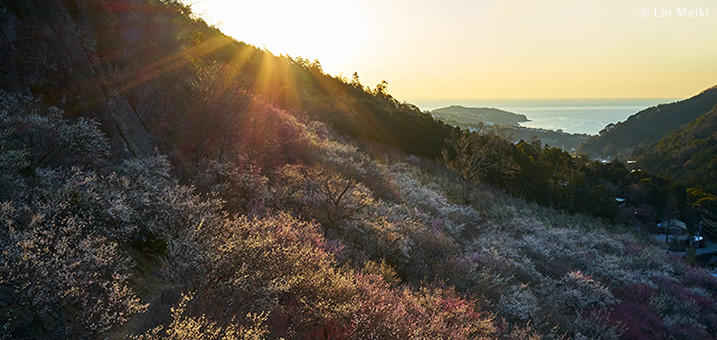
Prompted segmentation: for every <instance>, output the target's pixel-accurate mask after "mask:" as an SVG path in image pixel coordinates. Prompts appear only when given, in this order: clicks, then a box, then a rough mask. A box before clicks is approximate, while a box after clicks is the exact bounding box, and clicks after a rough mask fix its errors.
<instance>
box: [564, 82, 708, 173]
mask: <svg viewBox="0 0 717 340" xmlns="http://www.w3.org/2000/svg"><path fill="white" fill-rule="evenodd" d="M715 104H717V87H712V88H710V89H707V90H705V91H703V92H702V93H700V94H698V95H696V96H694V97H692V98H689V99H685V100H682V101H679V102H675V103H670V104H660V105H658V106H655V107H651V108H648V109H645V110H642V111H640V112H638V113H636V114H634V115H632V116H630V117H629V118H628V119H627V120H626V121H624V122H620V123H617V124H610V125H608V126H606V127H605V129H603V130H602V131H600V134H599V135H598V136H595V137H591V138H589V139H588V140H587V141H585V143H584V144H583V145H582V146H581V147H580V149H579V150H578V152H582V153H585V154H587V155H589V156H591V157H598V158H610V157H620V158H621V159H625V158H627V157H629V156H630V155H631V153H632V151H633V150H635V148H637V147H640V146H646V145H650V144H652V143H656V142H657V141H659V140H660V139H661V138H663V137H665V136H666V135H667V134H668V133H670V132H672V131H673V130H676V129H678V128H680V127H682V126H683V125H685V124H687V123H689V122H691V121H693V120H695V119H697V118H699V117H700V116H702V115H704V114H705V113H707V112H708V111H710V110H711V109H712V107H713V106H714V105H715Z"/></svg>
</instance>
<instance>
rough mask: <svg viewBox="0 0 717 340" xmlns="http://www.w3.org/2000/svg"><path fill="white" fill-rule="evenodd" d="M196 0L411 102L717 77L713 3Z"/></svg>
mask: <svg viewBox="0 0 717 340" xmlns="http://www.w3.org/2000/svg"><path fill="white" fill-rule="evenodd" d="M185 2H187V3H189V4H191V5H192V8H193V11H194V12H195V13H196V14H197V15H199V16H201V17H203V18H204V19H205V20H206V21H207V22H208V23H210V24H214V25H216V26H217V27H219V28H220V29H222V31H223V32H224V33H226V34H228V35H231V36H233V37H234V38H236V39H237V40H240V41H244V42H247V43H249V44H252V45H255V46H257V47H265V48H267V49H268V50H270V51H272V52H273V53H275V54H277V55H278V54H288V55H291V56H293V57H296V56H302V57H304V58H307V59H310V60H314V59H319V61H320V62H321V64H322V66H323V68H324V71H326V72H328V73H330V74H334V75H337V74H343V75H344V76H346V77H348V78H350V76H351V74H353V72H358V74H359V76H360V80H361V82H362V83H363V84H364V85H370V86H371V87H374V86H375V85H376V84H377V83H379V82H380V81H381V80H386V81H388V83H389V88H388V89H389V92H390V93H391V94H392V95H394V97H396V98H397V99H399V100H407V101H409V102H410V101H411V100H425V99H466V98H595V97H610V98H622V97H633V98H634V97H642V98H647V97H652V98H654V97H671V98H686V97H689V96H692V95H694V94H697V93H699V92H700V91H701V90H704V89H706V88H708V87H711V86H713V85H715V84H717V40H716V39H717V38H715V36H716V34H717V2H715V1H714V0H665V1H660V0H655V1H625V0H604V1H590V2H588V1H576V0H546V1H534V0H524V1H506V0H502V1H499V0H488V1H479V0H441V1H423V0H309V1H299V0H285V1H279V0H252V1H244V0H186V1H185ZM683 8H687V9H688V10H694V9H699V8H701V9H703V10H705V9H706V10H707V17H693V18H689V17H680V16H679V14H680V13H679V12H678V9H683ZM668 11H671V12H672V17H667V14H668ZM697 13H699V12H697ZM703 13H704V12H703Z"/></svg>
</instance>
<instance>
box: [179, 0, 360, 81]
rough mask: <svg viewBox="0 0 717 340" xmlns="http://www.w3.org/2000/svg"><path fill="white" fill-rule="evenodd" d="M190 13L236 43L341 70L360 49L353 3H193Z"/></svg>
mask: <svg viewBox="0 0 717 340" xmlns="http://www.w3.org/2000/svg"><path fill="white" fill-rule="evenodd" d="M192 9H193V11H194V12H195V13H196V14H198V15H199V16H201V17H203V18H205V19H206V20H207V21H208V22H209V23H210V24H214V25H216V26H217V27H219V28H220V29H221V30H222V31H223V32H225V33H227V34H229V35H231V36H233V37H234V38H236V39H237V40H240V41H244V42H246V43H249V44H252V45H255V46H257V47H266V48H267V49H268V50H269V51H271V52H273V53H275V54H288V55H290V56H292V57H299V56H300V57H303V58H307V59H310V60H312V61H313V60H314V59H319V60H320V61H321V63H322V65H323V67H324V69H325V70H327V71H329V72H332V71H333V70H338V69H342V68H343V66H345V65H347V64H349V65H350V63H351V62H350V59H351V58H352V57H353V56H354V55H356V52H358V51H359V49H360V48H361V47H362V46H361V45H362V34H361V32H362V31H363V30H364V27H362V22H363V20H361V19H362V15H363V14H362V10H361V6H360V4H359V3H358V2H353V1H335V0H334V1H329V0H310V1H291V0H288V1H287V0H269V1H233V0H195V1H194V2H192Z"/></svg>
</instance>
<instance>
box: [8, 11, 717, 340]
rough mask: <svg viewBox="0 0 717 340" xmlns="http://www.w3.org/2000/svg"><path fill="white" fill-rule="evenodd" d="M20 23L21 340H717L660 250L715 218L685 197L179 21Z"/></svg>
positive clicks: (12, 245) (699, 284) (714, 318)
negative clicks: (451, 121)
mask: <svg viewBox="0 0 717 340" xmlns="http://www.w3.org/2000/svg"><path fill="white" fill-rule="evenodd" d="M247 15H249V14H247ZM0 22H1V23H2V25H3V28H4V30H3V34H4V36H5V39H4V40H0V58H1V60H2V63H0V65H2V66H1V67H2V72H0V90H1V91H0V329H2V331H0V338H3V339H6V338H7V339H37V338H51V339H85V338H91V339H94V338H102V339H104V338H110V339H124V338H132V339H220V338H221V339H265V338H266V339H282V338H283V339H543V338H545V339H621V338H625V339H647V338H666V339H709V338H714V337H715V336H716V335H717V304H716V301H717V279H715V278H714V277H713V276H712V275H710V274H709V273H708V272H707V271H706V269H705V267H704V266H701V265H699V261H698V260H699V259H698V258H697V256H695V254H694V253H690V251H686V254H685V256H681V255H680V254H678V253H670V252H667V251H666V247H665V246H664V245H663V243H662V242H661V241H658V240H655V239H654V238H652V237H651V236H650V235H649V234H648V233H647V231H649V230H650V229H654V228H655V225H656V223H657V222H658V221H662V220H664V219H675V218H678V217H682V216H684V217H682V218H683V219H686V220H688V217H689V216H695V215H697V213H698V210H697V209H698V208H697V207H696V206H695V205H693V204H691V203H692V202H690V201H689V198H688V197H687V194H686V192H685V190H684V188H682V187H681V186H680V185H679V184H678V183H676V182H673V181H672V180H670V179H665V178H662V177H659V176H655V175H653V174H651V173H649V172H648V171H639V172H636V171H633V172H631V171H630V169H629V168H627V167H626V165H625V164H623V163H620V162H611V163H602V162H597V161H593V160H591V159H590V158H588V157H585V156H581V157H577V156H573V155H571V154H570V153H568V152H565V151H563V150H561V149H558V148H551V147H546V146H544V145H543V144H542V143H540V142H539V141H536V140H533V141H519V142H517V143H513V142H510V141H508V140H506V139H504V138H503V137H501V136H499V135H497V134H495V133H480V132H469V131H468V130H460V129H458V128H455V127H451V126H449V125H447V124H444V123H442V122H439V121H437V120H435V119H434V118H433V117H432V116H431V115H430V114H428V113H423V112H421V111H420V110H419V109H418V108H416V107H415V106H413V105H411V104H410V103H405V102H400V101H398V100H396V99H395V98H394V97H392V96H391V95H390V93H389V88H388V84H387V83H385V82H381V83H379V84H376V85H372V86H366V85H364V84H362V83H361V80H360V78H359V75H358V74H356V75H354V76H353V77H348V78H347V77H342V76H332V75H328V74H326V73H325V72H324V71H323V70H322V67H321V64H320V62H319V61H309V60H305V59H303V58H300V57H296V58H291V57H288V56H277V55H274V54H272V53H271V52H269V51H267V50H264V49H258V48H256V47H254V46H251V45H247V44H245V43H241V42H237V41H235V40H234V39H232V38H229V37H227V36H226V35H224V34H222V33H221V32H220V31H219V30H218V29H216V28H213V27H210V26H208V25H207V24H206V23H205V22H204V21H202V20H201V19H199V18H197V17H195V16H193V15H192V14H191V9H190V8H189V7H187V6H186V5H183V4H181V3H179V2H177V1H173V0H111V1H110V0H88V1H71V0H30V1H27V0H18V1H15V0H11V1H4V2H2V3H0ZM618 197H620V198H625V199H626V200H627V202H624V201H621V202H622V203H619V202H618V200H616V198H618ZM688 222H690V227H692V225H693V224H694V223H693V222H692V221H689V220H688Z"/></svg>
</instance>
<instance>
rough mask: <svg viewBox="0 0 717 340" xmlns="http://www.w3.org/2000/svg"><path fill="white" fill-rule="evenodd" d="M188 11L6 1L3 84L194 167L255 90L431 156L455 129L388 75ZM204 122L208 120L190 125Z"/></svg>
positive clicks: (117, 139) (159, 3)
mask: <svg viewBox="0 0 717 340" xmlns="http://www.w3.org/2000/svg"><path fill="white" fill-rule="evenodd" d="M189 13H190V10H189V8H188V7H186V6H184V5H182V4H181V3H179V2H177V1H173V0H146V1H145V0H121V1H117V0H93V1H80V0H31V1H25V0H9V1H3V2H2V3H0V23H1V24H2V28H3V29H2V33H3V34H2V36H0V38H1V39H0V58H1V60H3V62H2V63H1V64H0V90H5V91H9V92H19V93H23V94H25V95H31V96H33V97H35V98H38V99H40V100H42V101H43V102H44V103H47V104H48V105H56V106H59V107H63V108H66V109H65V112H66V114H67V115H68V116H72V117H78V116H84V117H95V118H97V119H98V121H100V123H101V128H102V129H103V131H104V132H105V133H106V134H107V135H108V136H109V137H110V143H111V145H112V152H113V154H116V155H120V156H122V157H126V156H128V155H137V156H142V155H147V154H149V153H151V152H152V150H153V148H155V147H158V148H159V150H160V151H162V152H166V153H170V154H171V155H172V158H173V161H174V162H176V163H179V164H182V165H183V168H186V169H185V170H187V171H192V168H193V167H192V166H191V165H190V163H193V162H196V161H198V159H197V155H199V154H202V153H203V152H205V151H206V150H205V149H208V148H209V149H211V148H212V147H211V146H208V145H207V143H214V142H217V141H215V140H211V139H212V136H216V135H217V131H216V129H217V128H220V125H222V124H223V123H226V122H222V121H221V118H222V117H226V116H227V114H228V113H227V110H224V111H222V110H221V108H220V107H218V106H217V102H219V103H222V105H223V106H224V108H226V107H235V108H237V109H238V111H241V110H242V109H241V105H244V104H246V103H247V102H248V100H246V99H247V98H249V97H258V98H261V99H262V100H263V101H265V102H268V103H271V104H272V105H276V106H277V107H280V108H283V109H290V110H297V111H304V112H307V113H308V114H310V115H312V116H313V117H315V118H318V119H321V120H323V121H326V122H328V123H330V124H332V125H333V126H335V127H336V128H337V129H338V130H339V131H341V132H343V133H346V134H348V135H350V136H354V137H358V138H361V139H364V140H374V141H378V142H380V143H383V144H387V145H391V146H393V147H398V148H400V149H403V150H404V151H406V152H409V153H415V154H418V155H423V156H427V157H430V158H436V157H439V156H440V152H441V149H442V148H443V141H444V140H445V138H447V137H448V136H449V135H450V133H451V131H453V130H454V129H453V128H451V127H449V126H448V125H445V124H442V123H440V122H438V121H436V120H434V119H432V118H431V117H430V115H425V114H422V113H421V112H420V110H418V108H416V107H415V106H413V105H409V104H402V103H400V102H398V101H397V100H395V99H394V98H392V97H391V96H390V95H388V93H387V92H386V84H385V83H381V84H379V85H378V86H377V87H376V89H373V90H372V89H369V88H368V87H365V86H363V85H361V84H360V83H358V80H357V79H355V80H354V81H353V82H351V83H349V82H347V81H346V80H344V79H338V78H334V77H331V76H329V75H326V74H324V73H323V72H322V70H321V65H320V64H319V63H318V62H314V63H311V62H308V61H307V60H305V59H302V58H297V59H293V58H290V57H283V56H282V57H276V56H274V55H272V54H271V53H269V52H267V51H263V50H259V49H257V48H255V47H253V46H248V45H246V44H243V43H240V42H236V41H235V40H233V39H231V38H229V37H227V36H225V35H223V34H222V33H221V32H219V31H218V30H216V29H214V28H211V27H209V26H207V25H206V24H205V23H204V22H203V21H202V20H200V19H193V18H191V17H190V16H189ZM157 98H160V100H157ZM207 112H211V115H213V116H212V117H209V116H208V115H207ZM207 121H209V122H207ZM196 122H202V123H203V124H204V127H203V128H201V129H196V128H195V129H192V131H187V127H188V125H187V124H190V125H197V124H196ZM187 132H188V133H187ZM180 135H181V138H182V141H178V140H172V139H171V138H170V137H168V136H174V137H177V138H180V137H178V136H180ZM157 138H158V139H157ZM178 144H181V146H180V147H177V145H178Z"/></svg>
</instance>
